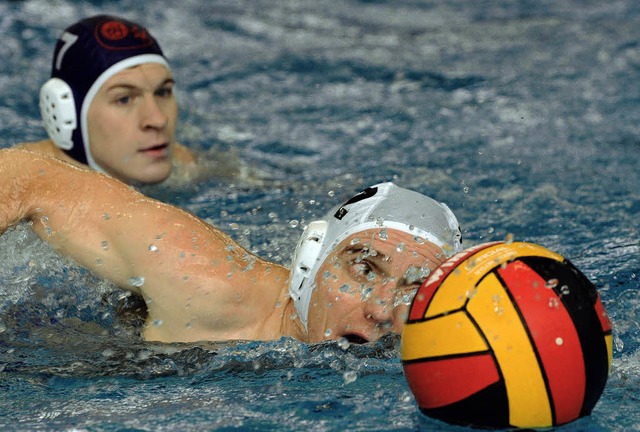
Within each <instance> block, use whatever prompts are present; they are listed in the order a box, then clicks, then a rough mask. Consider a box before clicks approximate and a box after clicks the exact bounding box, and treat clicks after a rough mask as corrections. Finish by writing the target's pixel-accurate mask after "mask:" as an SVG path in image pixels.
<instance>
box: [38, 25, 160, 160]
mask: <svg viewBox="0 0 640 432" xmlns="http://www.w3.org/2000/svg"><path fill="white" fill-rule="evenodd" d="M145 63H159V64H162V65H164V66H165V67H166V68H167V69H169V65H168V63H167V61H166V59H165V57H164V55H163V53H162V50H161V49H160V46H159V45H158V43H157V42H156V40H155V39H154V38H153V36H151V34H150V33H149V31H148V30H147V29H145V28H144V27H143V26H141V25H140V24H137V23H134V22H131V21H127V20H125V19H122V18H118V17H114V16H109V15H98V16H94V17H91V18H87V19H83V20H81V21H78V22H77V23H75V24H73V25H71V26H70V27H68V28H67V29H66V30H65V31H64V32H63V33H62V35H61V36H60V38H59V39H58V42H57V44H56V48H55V51H54V53H53V63H52V68H51V79H49V80H48V81H47V82H46V83H45V84H44V85H43V86H42V89H41V90H40V111H41V114H42V118H43V120H44V124H45V128H46V130H47V133H48V134H49V137H50V138H51V140H52V141H53V142H54V143H55V144H56V145H57V146H58V147H60V148H61V149H63V150H64V151H65V152H66V153H67V154H68V155H69V156H71V157H72V158H74V159H75V160H77V161H78V162H81V163H83V164H87V165H89V166H91V168H93V169H95V170H98V171H103V170H102V169H101V168H100V166H98V164H97V163H96V162H95V160H94V158H93V157H92V155H91V149H90V146H89V131H88V127H87V113H88V111H89V107H90V105H91V102H92V101H93V98H94V96H95V95H96V93H97V92H98V90H100V87H102V85H103V84H104V83H105V81H107V80H108V79H109V78H111V77H112V76H114V75H115V74H117V73H118V72H120V71H123V70H125V69H128V68H130V67H134V66H138V65H141V64H145Z"/></svg>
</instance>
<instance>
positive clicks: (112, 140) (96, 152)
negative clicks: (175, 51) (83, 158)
mask: <svg viewBox="0 0 640 432" xmlns="http://www.w3.org/2000/svg"><path fill="white" fill-rule="evenodd" d="M173 85H174V81H173V77H172V75H171V72H170V71H169V70H168V69H167V68H166V67H165V66H164V65H161V64H155V63H146V64H142V65H140V66H135V67H132V68H129V69H125V70H123V71H121V72H119V73H117V74H115V75H114V76H112V77H111V78H109V79H108V80H107V81H106V82H105V83H104V84H103V86H102V87H101V88H100V90H99V91H98V93H97V94H96V96H95V97H94V99H93V101H92V103H91V106H90V107H89V112H88V114H87V127H88V130H89V143H90V144H89V145H90V147H91V154H92V155H93V158H94V160H95V161H96V163H97V164H98V165H100V167H101V168H102V169H104V170H105V171H106V172H108V173H109V174H111V175H113V176H114V177H116V178H118V179H120V180H122V181H124V182H126V183H157V182H161V181H163V180H165V179H166V178H167V177H168V176H169V174H171V169H172V160H171V158H172V152H173V147H174V144H175V130H176V122H177V117H178V107H177V103H176V100H175V97H174V94H173Z"/></svg>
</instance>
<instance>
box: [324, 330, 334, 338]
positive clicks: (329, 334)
mask: <svg viewBox="0 0 640 432" xmlns="http://www.w3.org/2000/svg"><path fill="white" fill-rule="evenodd" d="M331 333H332V331H331V329H326V330H325V331H324V337H330V336H331Z"/></svg>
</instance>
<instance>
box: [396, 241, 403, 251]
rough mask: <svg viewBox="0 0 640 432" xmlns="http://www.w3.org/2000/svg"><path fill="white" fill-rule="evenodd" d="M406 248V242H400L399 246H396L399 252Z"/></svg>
mask: <svg viewBox="0 0 640 432" xmlns="http://www.w3.org/2000/svg"><path fill="white" fill-rule="evenodd" d="M404 248H405V244H404V243H402V242H400V243H398V246H396V250H397V251H398V252H402V251H404Z"/></svg>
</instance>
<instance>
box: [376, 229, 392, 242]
mask: <svg viewBox="0 0 640 432" xmlns="http://www.w3.org/2000/svg"><path fill="white" fill-rule="evenodd" d="M378 237H380V239H381V240H387V239H388V238H389V233H387V230H386V229H383V230H380V232H379V233H378Z"/></svg>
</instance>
